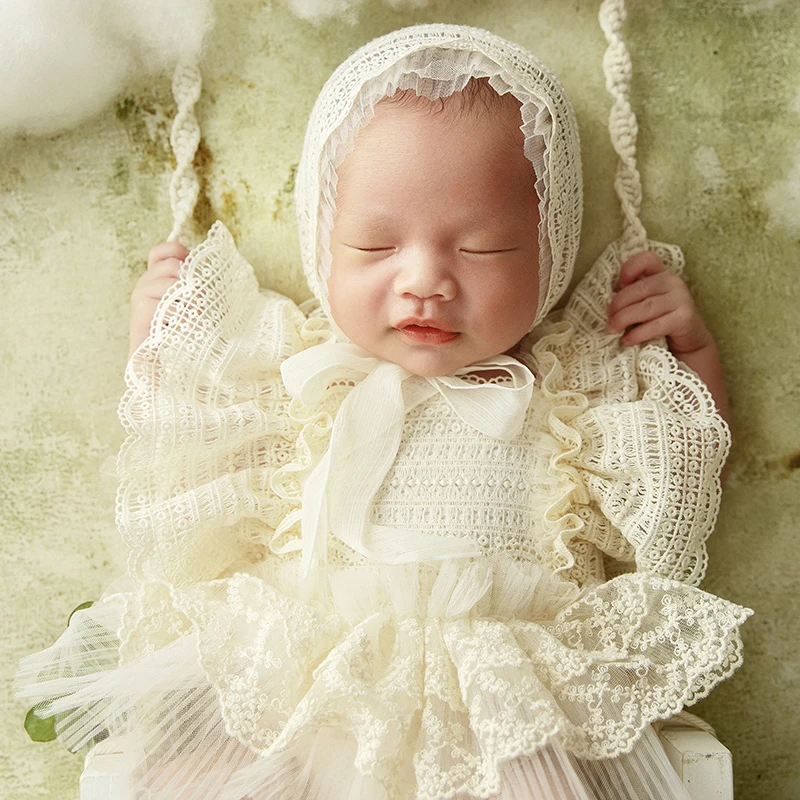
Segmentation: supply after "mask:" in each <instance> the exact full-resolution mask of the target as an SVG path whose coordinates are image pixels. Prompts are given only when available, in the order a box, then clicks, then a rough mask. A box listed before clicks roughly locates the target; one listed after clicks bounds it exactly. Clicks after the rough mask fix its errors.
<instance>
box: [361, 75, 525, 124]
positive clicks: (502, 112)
mask: <svg viewBox="0 0 800 800" xmlns="http://www.w3.org/2000/svg"><path fill="white" fill-rule="evenodd" d="M521 107H522V104H521V103H520V101H519V100H517V98H516V97H514V95H513V94H511V93H510V92H506V93H505V94H502V95H501V94H499V93H498V92H497V91H495V89H493V88H492V86H491V85H490V84H489V81H488V80H487V79H485V78H471V79H470V80H469V81H467V83H466V85H465V86H464V88H463V89H461V90H460V91H456V92H453V93H452V94H450V95H448V96H446V97H429V96H426V95H421V94H417V93H416V92H415V91H414V90H413V89H398V90H397V91H396V92H395V93H394V94H392V95H387V96H386V97H383V98H381V99H380V100H379V101H378V102H377V103H376V105H375V113H376V114H383V113H387V112H389V111H393V112H394V113H403V112H406V113H410V114H423V115H428V116H432V117H435V118H439V119H441V120H442V121H446V122H450V123H452V124H456V123H459V122H462V123H469V122H471V121H474V120H476V119H484V120H485V119H488V120H492V121H496V123H497V129H498V131H499V130H501V129H503V128H504V127H507V126H508V125H509V123H511V124H513V125H516V126H517V127H519V126H520V125H521V123H522V115H521Z"/></svg>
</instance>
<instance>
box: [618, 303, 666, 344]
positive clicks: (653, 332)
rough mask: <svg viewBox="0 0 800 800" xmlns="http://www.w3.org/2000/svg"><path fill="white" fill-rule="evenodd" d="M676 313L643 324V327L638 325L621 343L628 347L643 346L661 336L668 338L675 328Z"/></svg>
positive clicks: (626, 334) (628, 332) (624, 336)
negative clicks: (644, 343) (642, 344)
mask: <svg viewBox="0 0 800 800" xmlns="http://www.w3.org/2000/svg"><path fill="white" fill-rule="evenodd" d="M674 314H675V312H674V311H672V312H669V313H668V314H664V315H662V316H660V317H657V318H656V319H651V320H648V321H647V322H643V323H642V324H641V325H636V326H634V327H633V328H631V329H630V330H629V331H627V332H626V333H625V334H624V335H623V337H622V339H621V341H622V344H624V345H626V346H630V345H634V344H641V343H642V342H649V341H650V340H651V339H656V338H658V337H659V336H668V335H669V332H670V331H671V330H672V329H673V328H674V326H675V321H674V319H673V317H674Z"/></svg>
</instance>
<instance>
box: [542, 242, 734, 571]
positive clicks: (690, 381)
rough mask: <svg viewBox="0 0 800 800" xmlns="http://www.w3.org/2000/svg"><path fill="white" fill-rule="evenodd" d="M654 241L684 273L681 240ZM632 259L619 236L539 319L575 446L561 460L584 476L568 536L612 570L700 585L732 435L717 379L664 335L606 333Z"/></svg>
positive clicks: (556, 427) (546, 360) (555, 427)
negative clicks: (708, 379) (705, 378)
mask: <svg viewBox="0 0 800 800" xmlns="http://www.w3.org/2000/svg"><path fill="white" fill-rule="evenodd" d="M649 244H650V248H651V249H652V250H654V251H655V252H656V253H657V254H658V255H659V257H661V259H662V260H663V261H664V262H665V263H666V264H667V265H668V266H670V267H671V268H672V269H674V270H675V271H677V272H680V271H681V269H682V266H683V257H682V254H681V252H680V250H679V249H678V248H676V247H672V246H669V245H663V244H660V243H658V242H650V243H649ZM620 263H621V259H620V256H619V252H618V250H617V247H616V244H612V245H610V246H609V247H608V248H607V249H606V251H605V252H604V253H603V255H602V256H601V257H600V258H599V259H598V261H597V263H596V264H595V265H594V266H593V267H592V269H591V270H590V271H589V273H588V274H587V275H586V277H585V278H584V279H583V281H582V282H581V283H580V284H579V286H578V287H577V288H576V290H575V292H574V294H573V295H572V298H571V299H570V301H569V303H568V304H567V306H566V307H565V308H564V309H563V311H560V312H557V314H555V315H551V317H550V318H549V319H548V320H547V321H546V322H545V323H544V324H543V325H542V326H540V328H538V329H537V331H536V332H535V336H534V342H533V345H532V350H531V352H532V356H533V359H534V361H535V364H536V369H537V372H538V373H539V375H540V380H541V384H540V385H541V386H542V390H543V391H544V392H545V393H546V394H547V395H548V398H549V399H550V400H551V404H552V407H551V411H550V415H549V416H550V429H551V432H552V433H553V434H554V435H555V436H556V437H557V438H558V439H559V440H560V441H561V443H562V446H563V450H562V452H561V453H560V455H559V456H558V457H557V458H556V459H555V463H554V467H555V468H556V469H558V470H560V471H561V472H563V473H567V474H569V476H570V478H571V480H572V482H573V483H574V485H575V490H574V493H573V499H574V500H575V502H576V508H575V510H576V513H577V515H578V517H579V518H580V520H581V522H582V526H579V529H578V530H577V531H576V535H575V537H574V538H573V540H572V542H570V544H569V545H568V546H569V547H570V549H574V548H576V547H580V546H581V543H582V542H583V543H586V542H588V543H589V544H590V545H594V546H595V547H597V548H598V549H599V550H600V551H601V552H602V553H603V554H604V555H605V557H606V570H607V572H609V571H611V572H614V571H628V570H630V569H632V568H635V569H638V570H643V571H647V572H653V573H658V574H660V575H662V576H664V577H668V578H672V579H675V580H679V581H682V582H684V583H688V584H691V585H698V584H699V583H700V581H701V580H702V578H703V575H704V573H705V569H706V563H707V555H706V548H705V542H706V539H707V538H708V536H709V534H710V533H711V531H712V530H713V527H714V524H715V522H716V518H717V513H718V509H719V502H720V480H719V477H720V473H721V470H722V466H723V464H724V462H725V459H726V458H727V455H728V451H729V447H730V434H729V430H728V426H727V425H726V423H725V422H724V420H723V419H722V418H721V417H720V416H719V414H718V412H717V410H716V407H715V405H714V401H713V398H712V397H711V394H710V392H709V391H708V389H707V388H706V386H705V384H704V383H703V382H702V381H701V380H700V378H699V377H698V376H697V375H696V374H694V373H693V372H692V371H690V370H689V369H688V368H687V367H685V366H684V365H683V364H681V363H680V362H679V361H678V360H677V359H676V358H675V357H674V356H673V355H672V354H671V353H670V352H669V350H667V348H666V347H665V346H664V343H663V341H654V342H650V343H647V344H646V345H643V346H637V347H624V346H623V345H621V343H620V338H619V336H617V335H613V334H609V333H607V332H606V330H605V323H606V320H607V309H608V305H609V303H610V302H611V298H612V295H613V292H614V287H615V284H616V280H617V277H618V272H619V266H620ZM583 546H585V544H584V545H583Z"/></svg>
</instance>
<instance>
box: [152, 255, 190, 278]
mask: <svg viewBox="0 0 800 800" xmlns="http://www.w3.org/2000/svg"><path fill="white" fill-rule="evenodd" d="M182 264H183V261H182V260H181V259H179V258H164V259H161V260H160V261H156V262H155V263H154V264H153V265H152V266H150V267H148V268H147V273H146V274H147V275H148V276H149V277H153V278H165V277H172V278H177V277H178V274H179V273H180V269H181V265H182Z"/></svg>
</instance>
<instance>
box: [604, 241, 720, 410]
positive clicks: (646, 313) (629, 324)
mask: <svg viewBox="0 0 800 800" xmlns="http://www.w3.org/2000/svg"><path fill="white" fill-rule="evenodd" d="M608 313H609V319H608V323H607V327H608V330H610V331H614V332H621V331H625V333H624V334H623V336H622V343H623V344H626V345H634V344H641V343H642V342H646V341H647V340H649V339H654V338H656V337H658V336H665V337H666V339H667V344H668V345H669V349H670V350H671V351H672V353H673V355H674V356H675V357H676V358H677V359H679V360H680V361H682V362H683V363H684V364H686V366H687V367H689V368H690V369H692V370H694V371H695V372H696V373H697V374H698V375H699V376H700V378H701V379H702V380H703V381H704V382H705V384H706V386H708V388H709V391H710V392H711V395H712V397H713V398H714V402H715V403H716V405H717V409H718V410H719V413H720V414H721V416H722V418H723V419H724V420H725V421H726V422H727V421H728V398H727V395H726V393H725V382H724V380H723V377H722V365H721V364H720V360H719V354H718V353H717V345H716V343H715V342H714V338H713V337H712V336H711V333H710V332H709V330H708V328H706V326H705V323H704V322H703V318H702V317H701V316H700V312H699V311H698V310H697V306H696V305H695V304H694V300H693V299H692V295H691V294H690V293H689V288H688V287H687V286H686V284H685V283H684V282H683V281H682V280H681V279H680V278H679V277H678V276H677V275H675V274H673V273H672V272H669V271H668V270H667V268H666V267H665V266H664V264H662V263H661V260H660V259H659V258H658V256H656V255H655V253H650V252H646V253H637V254H636V255H635V256H633V257H631V258H629V259H628V260H627V261H626V262H625V263H624V264H623V265H622V269H621V271H620V278H619V290H618V291H617V294H616V295H614V299H613V300H612V301H611V305H610V306H609V310H608ZM626 329H627V330H626Z"/></svg>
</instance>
